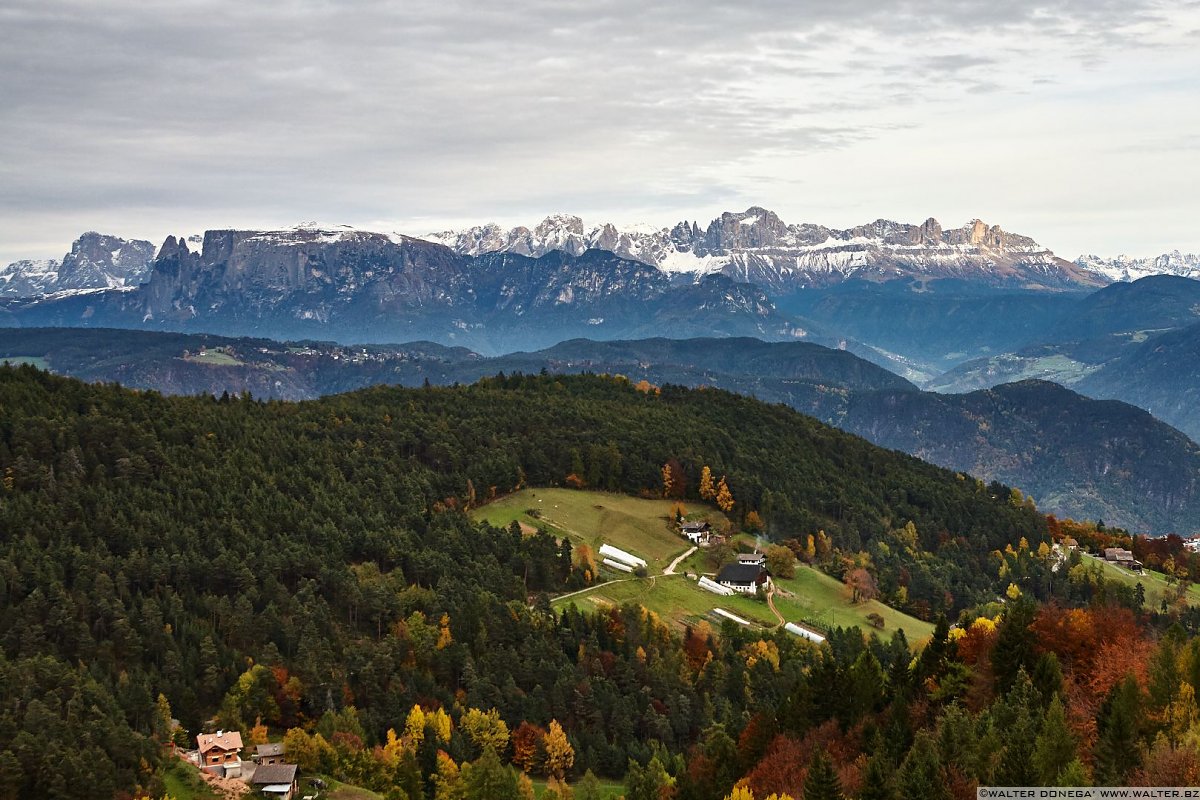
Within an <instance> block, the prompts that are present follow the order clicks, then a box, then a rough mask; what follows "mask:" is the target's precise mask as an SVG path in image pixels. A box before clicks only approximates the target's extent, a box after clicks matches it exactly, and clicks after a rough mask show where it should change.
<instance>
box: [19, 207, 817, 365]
mask: <svg viewBox="0 0 1200 800" xmlns="http://www.w3.org/2000/svg"><path fill="white" fill-rule="evenodd" d="M190 244H191V242H189V241H188V240H185V239H182V238H177V237H175V236H170V237H168V238H167V239H166V241H165V242H164V243H163V245H162V247H161V248H160V249H159V252H158V255H157V257H156V258H155V260H154V265H153V269H152V271H151V273H150V276H149V279H148V280H147V281H146V282H145V283H144V284H143V285H141V286H139V287H137V289H136V290H134V291H121V292H105V293H99V294H95V295H89V296H86V297H50V298H45V299H40V300H32V301H28V302H24V303H22V302H16V303H9V304H7V309H6V310H7V311H8V313H10V314H11V315H12V316H13V318H15V320H16V322H17V324H20V325H88V326H100V325H109V326H114V327H129V328H157V329H166V330H183V331H214V330H216V331H221V332H222V333H225V334H238V335H261V334H266V335H269V336H271V337H274V338H306V337H316V336H320V337H325V338H331V337H332V338H336V339H339V340H341V341H352V342H354V341H357V342H362V341H376V342H379V341H403V340H409V339H415V338H421V339H431V340H435V341H440V342H443V343H446V344H463V345H467V346H470V347H473V348H475V349H478V350H480V351H482V352H489V353H495V352H502V351H504V350H514V349H522V348H529V347H545V346H548V345H550V344H554V343H555V342H558V341H561V340H562V339H564V338H570V337H571V336H581V335H591V336H593V337H596V338H620V337H628V336H645V335H654V334H657V333H662V332H664V331H668V332H671V333H672V334H673V335H680V336H687V335H691V336H695V335H701V334H715V335H724V336H730V335H751V336H760V337H764V338H772V339H778V338H794V337H796V336H804V335H805V334H806V332H805V331H804V330H802V329H798V328H797V326H796V325H795V324H794V323H793V322H791V321H790V320H789V319H788V318H786V317H784V316H783V315H781V314H779V313H778V312H777V311H776V309H775V307H774V305H773V303H772V302H771V300H770V298H769V297H768V296H767V295H766V293H765V292H764V291H763V290H762V289H761V288H759V287H757V286H753V285H750V284H747V283H740V282H737V281H735V280H733V279H731V278H729V277H728V276H725V275H719V274H713V275H707V276H702V277H700V278H699V279H698V280H696V281H694V282H686V283H677V282H675V281H673V280H672V279H671V277H670V276H669V275H667V274H666V273H664V272H662V271H661V270H659V269H657V268H656V267H654V266H652V265H649V264H646V263H644V262H641V261H634V260H629V259H623V258H620V257H618V256H617V255H615V254H613V253H611V252H608V251H604V250H598V249H594V250H587V251H585V252H583V253H581V254H579V255H571V254H569V253H566V252H563V251H561V250H554V251H551V252H549V253H547V254H545V255H543V256H541V257H539V258H532V257H528V256H524V255H519V254H513V253H491V254H487V255H482V256H478V257H474V256H469V255H461V254H459V253H456V252H454V251H453V250H451V249H449V248H447V247H444V246H442V245H439V244H435V243H432V242H427V241H423V240H420V239H414V238H410V237H407V236H401V235H399V234H382V233H370V232H365V231H358V230H354V229H350V228H332V229H331V228H322V227H317V226H301V227H298V228H291V229H287V230H282V231H238V230H212V231H208V232H206V233H205V235H204V237H203V243H202V246H201V247H200V248H198V249H194V247H193V246H189V245H190Z"/></svg>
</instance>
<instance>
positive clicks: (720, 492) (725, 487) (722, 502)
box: [716, 476, 734, 514]
mask: <svg viewBox="0 0 1200 800" xmlns="http://www.w3.org/2000/svg"><path fill="white" fill-rule="evenodd" d="M716 501H717V508H719V509H721V510H722V511H724V512H725V513H726V514H728V513H729V512H730V511H733V506H734V500H733V492H731V491H729V484H727V483H726V482H725V476H721V482H720V483H718V484H717V498H716Z"/></svg>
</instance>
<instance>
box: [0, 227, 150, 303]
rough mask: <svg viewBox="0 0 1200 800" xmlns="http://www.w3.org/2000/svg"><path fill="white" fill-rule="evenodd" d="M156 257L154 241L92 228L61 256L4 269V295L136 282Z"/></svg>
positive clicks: (0, 274) (0, 287)
mask: <svg viewBox="0 0 1200 800" xmlns="http://www.w3.org/2000/svg"><path fill="white" fill-rule="evenodd" d="M153 260H154V245H153V244H151V243H150V242H147V241H143V240H140V239H121V238H119V237H117V236H110V235H107V234H102V233H97V232H95V231H88V232H87V233H85V234H83V235H82V236H80V237H79V238H78V239H76V240H75V242H74V243H73V244H72V245H71V251H70V252H69V253H67V254H66V255H65V256H63V257H62V258H61V259H41V260H22V261H15V262H13V263H11V264H9V265H8V266H6V267H4V268H2V269H0V297H18V298H22V297H37V296H41V295H47V294H53V293H55V292H67V291H88V290H96V289H120V288H126V287H130V286H136V285H138V284H140V283H141V282H142V281H143V280H145V279H146V277H147V276H148V275H149V274H150V266H151V263H152V262H153Z"/></svg>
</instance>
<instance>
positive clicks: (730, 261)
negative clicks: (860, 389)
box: [425, 206, 1108, 294]
mask: <svg viewBox="0 0 1200 800" xmlns="http://www.w3.org/2000/svg"><path fill="white" fill-rule="evenodd" d="M425 238H427V239H428V240H430V241H434V242H438V243H440V244H444V245H446V246H447V247H450V248H451V249H453V250H454V251H455V252H458V253H462V254H464V255H474V256H479V255H484V254H489V253H498V252H508V253H518V254H521V255H528V256H533V257H537V256H540V255H544V254H546V253H548V252H551V251H554V250H562V251H564V252H568V253H571V254H574V255H578V254H580V253H583V252H584V251H586V250H589V249H600V250H608V251H610V252H613V253H616V254H617V255H620V256H621V257H622V258H628V259H631V260H635V261H642V262H644V263H647V264H652V265H654V266H656V267H658V268H659V269H661V270H663V271H665V272H669V273H677V274H678V273H682V274H685V275H693V276H694V275H705V274H710V273H713V272H721V273H723V274H726V275H729V276H730V277H734V278H736V279H737V280H740V281H745V282H747V283H754V284H757V285H759V286H762V287H763V288H764V289H766V290H767V291H768V292H769V293H772V294H786V293H788V292H794V291H796V290H798V289H804V288H811V287H821V286H829V285H832V284H836V283H839V282H842V281H845V280H850V279H866V280H875V281H886V280H893V279H898V278H913V279H918V280H932V279H945V278H957V279H969V280H976V281H981V282H984V283H988V284H991V285H995V286H1005V287H1011V288H1033V289H1067V288H1076V289H1082V288H1093V287H1098V286H1102V285H1104V284H1105V283H1107V282H1108V279H1107V278H1105V277H1104V276H1103V275H1101V274H1099V273H1097V272H1093V271H1091V270H1089V269H1086V268H1084V267H1083V266H1080V265H1078V264H1074V263H1072V262H1069V261H1066V260H1065V259H1062V258H1059V257H1058V256H1056V255H1055V254H1054V253H1053V252H1051V251H1050V250H1049V248H1046V247H1044V246H1042V245H1040V244H1038V243H1037V242H1036V241H1035V240H1033V239H1031V238H1029V237H1027V236H1021V235H1019V234H1014V233H1009V232H1007V231H1004V230H1002V229H1001V228H1000V226H998V225H991V226H989V225H987V224H986V223H984V222H982V221H981V220H978V219H976V220H972V221H971V222H969V223H967V224H966V225H964V226H962V227H961V228H949V229H943V228H942V226H941V224H940V223H939V222H938V221H937V220H936V219H932V218H930V219H928V220H926V221H925V222H923V223H921V224H920V225H912V224H906V223H898V222H892V221H890V220H882V219H881V220H876V221H875V222H872V223H868V224H866V225H860V226H856V227H853V228H848V229H845V230H838V229H834V228H829V227H826V226H823V225H814V224H809V223H804V224H788V223H785V222H784V221H783V220H782V219H780V217H779V216H778V215H777V214H775V213H774V212H772V211H769V210H767V209H765V208H761V207H758V206H752V207H750V208H748V209H747V210H746V211H744V212H740V213H734V212H726V213H724V214H722V215H721V216H720V217H718V218H716V219H714V220H713V221H712V222H711V223H709V225H708V226H707V227H706V228H701V227H700V225H699V224H698V223H697V222H690V223H689V222H687V221H684V222H680V223H678V224H677V225H675V226H674V227H672V228H662V229H658V230H655V229H652V228H647V227H645V226H639V227H635V228H630V229H620V228H617V227H616V226H614V225H612V224H608V223H606V224H603V225H598V226H593V227H590V228H589V227H585V226H584V223H583V220H582V219H581V218H580V217H577V216H572V215H567V214H560V215H554V216H550V217H547V218H546V219H545V220H543V221H542V222H541V223H539V224H538V225H537V226H536V227H534V228H533V229H529V228H525V227H516V228H512V229H510V230H504V229H503V228H501V227H500V226H498V225H494V224H492V225H484V226H479V227H475V228H469V229H466V230H462V231H442V232H440V233H433V234H429V235H427V236H426V237H425Z"/></svg>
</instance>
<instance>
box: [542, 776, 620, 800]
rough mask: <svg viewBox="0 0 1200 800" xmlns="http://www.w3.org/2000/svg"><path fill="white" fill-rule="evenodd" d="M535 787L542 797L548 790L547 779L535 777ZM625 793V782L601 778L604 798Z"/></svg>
mask: <svg viewBox="0 0 1200 800" xmlns="http://www.w3.org/2000/svg"><path fill="white" fill-rule="evenodd" d="M533 788H534V789H535V790H536V792H537V796H538V797H542V794H543V792H545V791H546V781H545V779H544V778H534V779H533ZM571 788H572V789H574V788H575V784H571ZM624 794H625V786H624V785H623V784H621V783H619V782H617V781H606V780H603V779H601V780H600V796H601V797H602V798H604V800H616V798H618V797H621V796H622V795H624Z"/></svg>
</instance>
